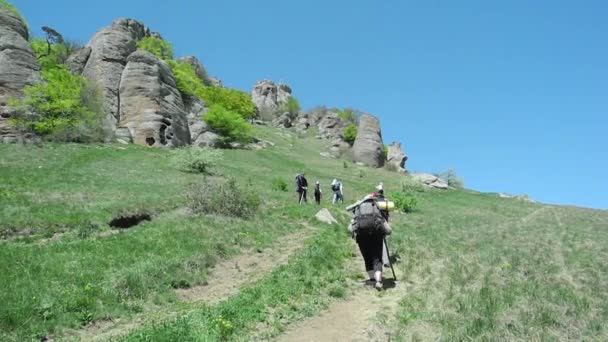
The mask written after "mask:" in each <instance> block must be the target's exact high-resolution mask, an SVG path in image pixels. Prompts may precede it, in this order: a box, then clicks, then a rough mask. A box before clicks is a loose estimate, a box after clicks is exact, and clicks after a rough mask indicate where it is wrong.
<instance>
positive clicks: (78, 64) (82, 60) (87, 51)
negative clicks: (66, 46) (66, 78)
mask: <svg viewBox="0 0 608 342" xmlns="http://www.w3.org/2000/svg"><path fill="white" fill-rule="evenodd" d="M89 56H91V47H89V46H85V47H83V48H82V49H78V50H76V51H74V52H73V53H72V54H71V55H70V57H68V59H67V61H65V64H66V65H67V66H68V68H69V69H70V71H71V72H72V73H73V74H76V75H80V74H82V71H83V70H84V67H85V65H86V64H87V61H88V60H89Z"/></svg>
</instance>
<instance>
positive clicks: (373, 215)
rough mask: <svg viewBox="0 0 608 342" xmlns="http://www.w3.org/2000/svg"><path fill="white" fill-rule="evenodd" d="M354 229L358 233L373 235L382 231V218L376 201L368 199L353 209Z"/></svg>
mask: <svg viewBox="0 0 608 342" xmlns="http://www.w3.org/2000/svg"><path fill="white" fill-rule="evenodd" d="M354 220H355V223H354V228H355V229H354V231H356V232H357V234H360V235H374V234H376V233H379V232H381V231H382V224H383V220H384V218H383V217H382V213H381V212H380V208H378V203H376V201H374V200H368V201H365V202H363V203H361V204H360V205H359V206H358V207H357V208H356V209H355V217H354Z"/></svg>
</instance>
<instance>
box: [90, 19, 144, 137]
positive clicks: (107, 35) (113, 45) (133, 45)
mask: <svg viewBox="0 0 608 342" xmlns="http://www.w3.org/2000/svg"><path fill="white" fill-rule="evenodd" d="M149 34H150V32H149V31H148V30H147V29H146V27H145V26H144V24H142V23H141V22H139V21H136V20H133V19H117V20H115V21H114V22H113V23H112V25H110V26H107V27H105V28H103V29H101V31H99V32H97V33H96V34H95V35H94V36H93V38H92V39H91V41H89V43H88V44H87V47H89V48H90V49H91V53H90V55H89V57H88V59H87V62H86V65H85V66H84V69H83V72H82V74H83V75H84V76H85V77H87V78H88V79H90V80H92V81H94V82H95V83H97V84H98V85H99V87H100V88H101V90H102V92H103V95H104V97H105V104H106V110H107V112H108V118H107V125H108V128H110V129H112V130H114V129H115V128H116V123H117V122H118V121H119V120H120V117H119V108H118V107H119V106H120V105H121V99H120V94H119V88H123V87H122V85H121V84H120V82H121V79H122V73H123V70H124V69H125V66H126V64H127V57H129V56H130V55H131V54H132V53H133V52H135V50H137V41H138V40H140V39H142V38H144V37H145V36H146V35H149Z"/></svg>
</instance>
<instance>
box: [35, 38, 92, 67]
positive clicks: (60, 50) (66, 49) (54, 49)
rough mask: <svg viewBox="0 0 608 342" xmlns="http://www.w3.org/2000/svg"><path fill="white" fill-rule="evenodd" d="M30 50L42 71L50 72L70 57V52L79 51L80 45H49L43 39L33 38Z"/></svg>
mask: <svg viewBox="0 0 608 342" xmlns="http://www.w3.org/2000/svg"><path fill="white" fill-rule="evenodd" d="M30 45H31V46H32V50H34V53H35V54H36V57H38V62H39V63H40V67H41V69H42V70H51V69H54V68H58V67H61V65H62V64H63V63H65V61H66V60H67V59H68V57H70V55H71V54H72V52H74V51H76V50H78V49H80V48H81V47H82V45H81V44H79V43H76V42H73V41H64V42H62V43H59V44H51V43H49V42H48V41H47V40H46V39H44V38H34V39H32V41H31V42H30Z"/></svg>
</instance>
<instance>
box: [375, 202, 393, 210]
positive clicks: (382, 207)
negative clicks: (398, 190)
mask: <svg viewBox="0 0 608 342" xmlns="http://www.w3.org/2000/svg"><path fill="white" fill-rule="evenodd" d="M377 203H378V208H380V210H386V211H391V210H394V209H395V202H393V201H377Z"/></svg>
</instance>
